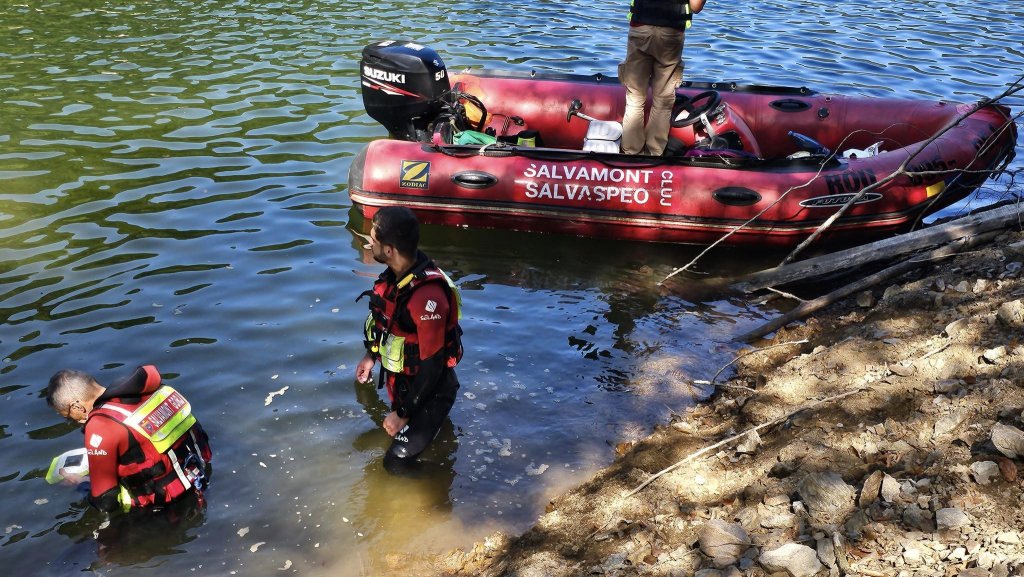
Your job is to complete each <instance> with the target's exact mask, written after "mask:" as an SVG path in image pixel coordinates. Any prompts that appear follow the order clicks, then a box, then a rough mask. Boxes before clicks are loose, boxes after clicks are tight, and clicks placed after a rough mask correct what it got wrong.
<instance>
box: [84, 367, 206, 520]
mask: <svg viewBox="0 0 1024 577" xmlns="http://www.w3.org/2000/svg"><path fill="white" fill-rule="evenodd" d="M160 384H161V382H160V373H159V372H158V371H157V369H156V367H155V366H153V365H146V366H143V367H139V368H138V369H136V370H135V372H134V373H132V375H131V376H129V377H127V378H125V379H122V380H120V381H118V382H116V383H114V384H112V385H111V386H110V387H108V388H107V390H106V391H105V392H104V393H103V395H101V396H100V398H99V399H97V400H96V403H95V404H94V406H93V410H92V411H91V412H90V413H89V418H88V420H87V421H86V424H85V444H86V448H87V449H88V452H89V477H90V483H91V487H90V498H89V500H90V502H91V503H92V504H93V505H94V506H95V507H96V508H97V509H100V510H103V511H115V510H117V509H119V508H121V503H120V502H119V500H118V496H119V493H120V491H121V486H124V487H125V488H126V489H127V490H128V492H129V493H130V494H131V497H132V502H131V505H132V507H148V506H152V505H163V504H167V503H170V502H172V501H174V500H176V499H178V498H179V497H181V496H182V495H184V494H185V493H187V492H188V491H189V490H191V489H192V488H193V481H192V480H190V479H193V480H194V477H192V476H191V475H193V474H196V473H197V471H196V469H197V467H198V468H199V469H200V470H204V469H205V467H206V464H207V463H209V462H210V460H211V458H212V456H213V455H212V451H211V449H210V443H209V439H208V438H207V435H206V432H205V431H204V430H203V428H202V426H201V425H200V424H199V422H198V421H196V422H195V424H193V425H192V427H191V428H190V429H189V431H188V432H187V433H186V434H185V435H183V436H182V437H181V438H180V439H178V441H176V442H175V443H174V445H172V446H171V447H170V448H169V449H168V450H167V451H166V452H164V453H159V452H157V450H156V447H154V446H153V443H152V442H150V441H149V440H148V439H146V438H145V437H143V436H141V435H140V434H139V433H138V432H137V431H135V430H133V429H132V428H130V427H128V426H127V425H125V424H124V420H125V418H126V416H127V414H130V413H131V412H133V411H134V410H135V409H136V408H138V407H139V405H141V404H143V403H145V402H146V400H147V399H149V397H150V395H152V394H153V393H154V392H155V391H156V390H157V389H158V388H159V387H160ZM202 472H203V473H204V474H205V471H202Z"/></svg>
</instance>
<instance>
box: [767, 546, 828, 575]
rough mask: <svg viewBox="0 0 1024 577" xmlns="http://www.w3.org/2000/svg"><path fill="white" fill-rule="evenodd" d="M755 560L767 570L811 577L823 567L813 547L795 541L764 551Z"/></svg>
mask: <svg viewBox="0 0 1024 577" xmlns="http://www.w3.org/2000/svg"><path fill="white" fill-rule="evenodd" d="M757 561H758V563H760V564H761V565H762V566H763V567H764V568H765V569H767V570H768V571H769V572H776V571H785V572H786V573H789V574H790V575H792V576H793V577H812V576H813V575H814V574H815V573H817V572H818V571H821V570H822V569H823V568H824V565H822V564H821V562H820V561H818V554H817V553H816V552H815V551H814V549H811V548H810V547H808V546H807V545H798V544H796V543H786V544H785V545H783V546H781V547H779V548H777V549H772V550H771V551H765V552H764V553H762V554H761V556H760V557H759V558H758V559H757Z"/></svg>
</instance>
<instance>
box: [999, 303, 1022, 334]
mask: <svg viewBox="0 0 1024 577" xmlns="http://www.w3.org/2000/svg"><path fill="white" fill-rule="evenodd" d="M996 317H997V318H998V319H999V321H1000V322H1002V323H1003V324H1004V325H1006V326H1007V327H1009V328H1011V329H1024V301H1022V300H1020V299H1017V300H1015V301H1010V302H1006V303H1003V304H1001V305H999V309H998V310H997V311H996Z"/></svg>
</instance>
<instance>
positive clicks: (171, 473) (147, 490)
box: [89, 385, 210, 510]
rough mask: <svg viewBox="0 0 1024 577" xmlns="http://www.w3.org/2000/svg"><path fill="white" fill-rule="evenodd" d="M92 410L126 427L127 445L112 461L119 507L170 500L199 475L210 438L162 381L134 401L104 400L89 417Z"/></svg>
mask: <svg viewBox="0 0 1024 577" xmlns="http://www.w3.org/2000/svg"><path fill="white" fill-rule="evenodd" d="M97 415H98V416H103V417H106V418H108V419H112V420H114V421H116V422H118V423H120V424H121V425H123V426H124V427H125V428H126V429H127V430H128V448H127V449H126V450H125V452H124V453H122V454H120V455H118V464H117V476H118V481H119V484H120V486H121V491H120V496H119V501H120V502H121V506H122V508H123V509H124V510H127V509H129V508H130V507H146V506H149V505H159V504H164V503H170V502H171V501H174V500H175V499H177V498H178V497H180V496H181V495H183V494H184V493H185V492H187V491H188V490H189V489H191V488H192V487H193V486H195V485H196V484H197V483H196V481H197V479H198V480H200V481H201V480H202V478H203V476H204V474H205V468H206V459H208V458H209V455H210V451H209V444H208V441H207V438H206V433H205V432H204V431H203V430H202V427H200V426H199V424H198V422H197V421H196V418H195V416H194V415H192V409H191V406H190V405H189V403H188V401H187V400H186V399H185V397H184V396H183V395H182V394H181V393H179V392H178V391H175V390H174V389H173V388H171V387H169V386H166V385H163V386H161V387H160V388H158V389H157V390H156V391H155V392H153V394H151V395H148V396H146V397H143V400H142V402H141V403H139V404H137V405H129V404H123V403H119V402H115V401H106V402H104V403H102V404H100V405H98V406H96V407H95V408H94V409H93V410H92V412H91V413H89V418H90V419H92V418H93V417H94V416H97Z"/></svg>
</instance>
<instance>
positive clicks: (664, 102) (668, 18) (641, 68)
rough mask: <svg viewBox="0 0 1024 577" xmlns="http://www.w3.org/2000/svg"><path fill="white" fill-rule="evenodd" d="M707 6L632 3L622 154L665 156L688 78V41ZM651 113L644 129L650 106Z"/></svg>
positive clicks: (665, 0) (699, 0) (624, 67)
mask: <svg viewBox="0 0 1024 577" xmlns="http://www.w3.org/2000/svg"><path fill="white" fill-rule="evenodd" d="M703 9H704V0H688V1H687V0H682V1H680V0H632V2H631V4H630V8H629V11H630V17H629V39H628V41H627V43H626V59H625V60H623V61H622V63H621V64H619V81H620V82H622V85H623V86H624V87H625V88H626V112H625V115H624V117H623V119H622V152H624V153H626V154H641V153H646V154H650V155H653V156H661V154H662V152H664V151H665V145H666V144H667V143H668V131H669V125H670V123H671V116H672V106H673V105H674V104H675V97H676V88H678V87H679V84H680V82H682V75H683V62H682V54H683V37H684V34H685V31H686V29H687V28H689V27H690V21H691V19H692V17H693V14H694V13H696V12H700V11H701V10H703ZM648 88H650V89H651V93H652V95H651V111H650V114H649V115H648V119H647V126H646V127H645V126H644V103H645V102H646V100H647V90H648Z"/></svg>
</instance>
